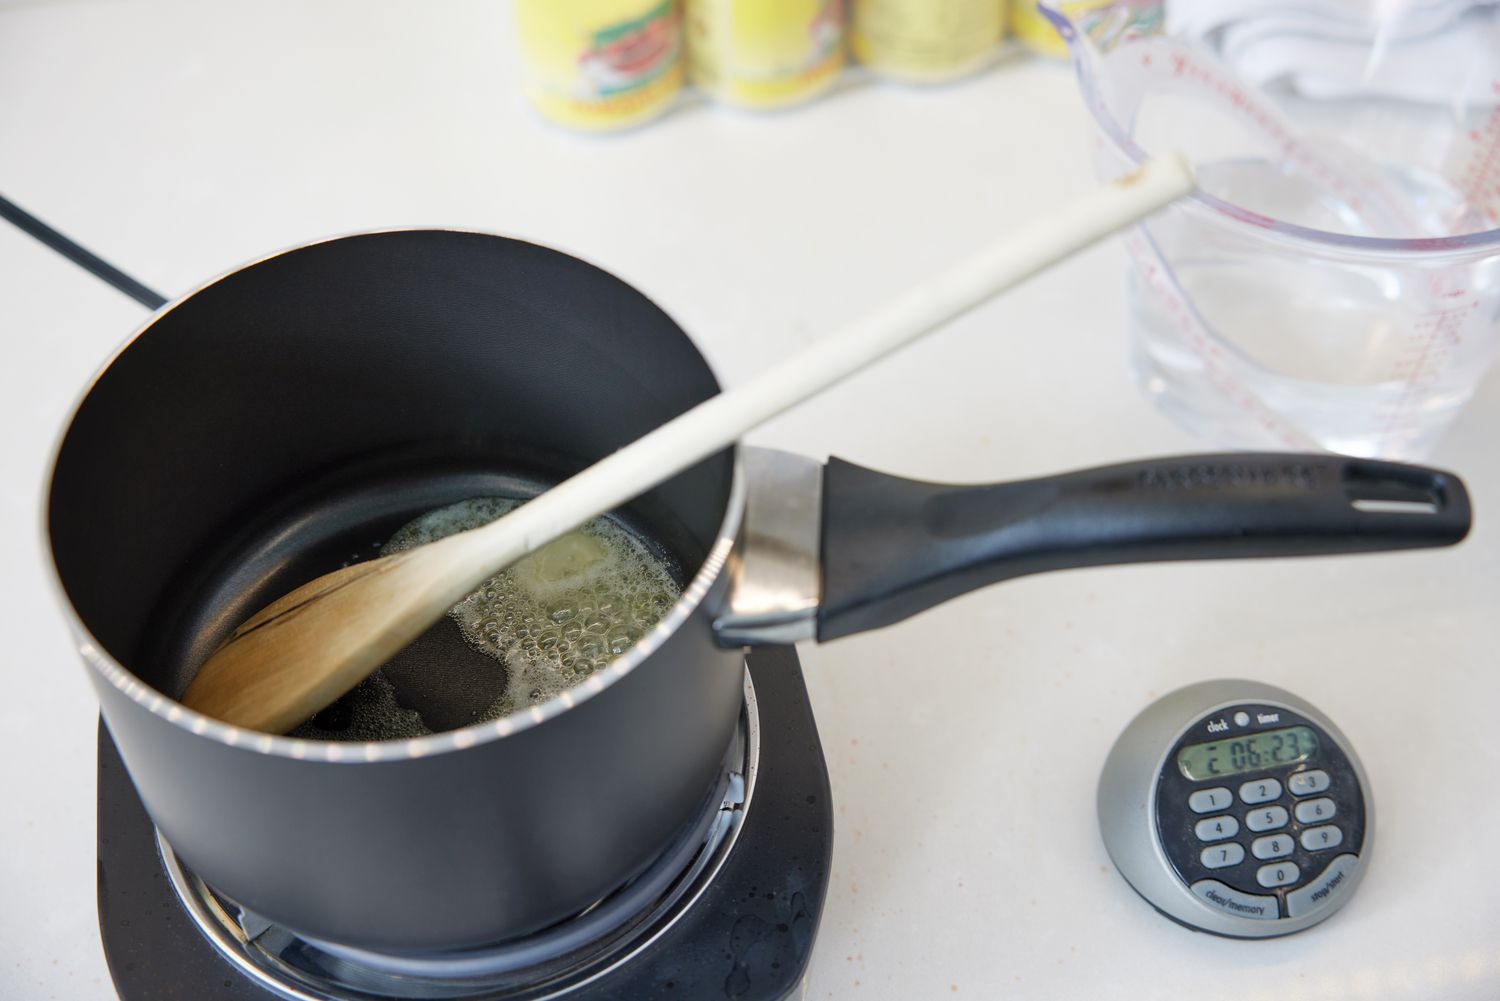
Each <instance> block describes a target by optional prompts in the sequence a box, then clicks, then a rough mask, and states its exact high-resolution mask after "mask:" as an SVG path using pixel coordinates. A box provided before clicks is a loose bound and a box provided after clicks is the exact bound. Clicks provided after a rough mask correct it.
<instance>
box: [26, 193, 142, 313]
mask: <svg viewBox="0 0 1500 1001" xmlns="http://www.w3.org/2000/svg"><path fill="white" fill-rule="evenodd" d="M0 219H4V220H5V221H6V222H9V223H13V224H14V225H15V226H16V227H17V228H18V229H20V230H21V231H22V232H23V233H26V234H28V235H30V236H33V237H35V238H36V239H38V240H40V241H41V242H42V243H45V244H46V245H47V246H49V247H51V248H52V249H53V250H55V251H57V252H58V253H59V254H61V255H63V256H64V257H66V258H67V259H68V260H70V261H72V262H73V263H74V264H76V265H78V266H79V267H81V268H83V269H84V270H85V271H87V272H89V273H90V274H92V275H94V276H95V277H96V278H102V279H103V280H104V281H107V282H109V283H110V284H111V285H113V286H114V287H115V288H117V289H119V290H120V291H121V292H124V293H125V294H126V295H128V296H130V298H132V299H134V300H135V301H136V302H138V303H140V304H141V305H142V306H145V307H146V308H147V309H159V308H161V307H162V306H164V305H166V302H167V298H166V296H164V295H161V294H159V293H157V292H153V291H152V290H151V289H149V288H147V287H146V286H144V285H142V284H141V283H140V282H138V281H136V280H135V279H134V278H132V277H130V276H129V275H127V274H126V273H125V272H123V271H121V270H120V269H119V268H116V267H115V266H113V265H112V264H110V263H109V262H107V261H104V260H101V259H100V258H98V257H95V256H94V255H93V254H91V253H89V252H88V251H87V250H84V249H83V248H82V247H80V246H79V245H78V244H76V243H74V242H73V241H72V240H69V239H68V238H67V237H66V236H63V235H62V234H61V233H59V232H58V231H57V230H55V229H53V228H52V227H51V226H48V225H47V224H46V223H44V222H42V221H41V220H40V219H38V218H37V217H36V216H34V215H32V214H31V213H29V212H27V211H26V210H24V209H22V208H21V207H20V206H18V205H16V203H14V202H12V201H10V200H9V199H8V198H6V197H5V196H4V195H0Z"/></svg>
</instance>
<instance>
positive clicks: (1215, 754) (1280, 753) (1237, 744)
mask: <svg viewBox="0 0 1500 1001" xmlns="http://www.w3.org/2000/svg"><path fill="white" fill-rule="evenodd" d="M1317 753H1318V735H1317V733H1315V732H1314V731H1313V730H1311V729H1310V728H1308V727H1305V726H1289V727H1286V728H1285V729H1282V730H1265V731H1263V732H1261V733H1252V734H1246V735H1245V736H1243V737H1241V738H1239V739H1237V740H1216V741H1214V742H1213V743H1211V744H1190V745H1189V746H1187V747H1184V748H1183V749H1182V750H1181V751H1179V752H1178V753H1177V767H1178V768H1181V769H1182V774H1183V775H1185V776H1187V777H1188V778H1189V779H1191V780H1192V781H1194V782H1202V781H1203V780H1205V779H1215V778H1222V777H1223V776H1225V775H1238V774H1240V773H1241V772H1253V771H1258V770H1259V769H1262V768H1274V767H1276V766H1277V765H1291V764H1295V763H1297V762H1299V761H1306V760H1307V759H1308V758H1311V757H1312V756H1313V755H1315V754H1317Z"/></svg>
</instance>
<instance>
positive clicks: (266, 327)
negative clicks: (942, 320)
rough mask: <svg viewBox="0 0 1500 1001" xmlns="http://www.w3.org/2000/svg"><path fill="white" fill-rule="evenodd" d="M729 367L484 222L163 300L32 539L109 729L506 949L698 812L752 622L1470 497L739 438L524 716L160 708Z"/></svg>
mask: <svg viewBox="0 0 1500 1001" xmlns="http://www.w3.org/2000/svg"><path fill="white" fill-rule="evenodd" d="M717 389H718V385H717V383H716V381H715V379H714V376H713V373H712V372H710V370H709V368H708V366H707V365H706V364H705V363H704V360H703V358H702V356H701V355H700V354H699V352H698V351H697V349H696V348H695V347H694V346H693V343H692V341H691V340H690V339H689V338H688V337H687V336H686V335H685V334H684V333H683V332H682V330H680V329H679V328H678V326H677V325H676V324H675V323H673V321H672V320H671V318H670V317H668V316H667V315H666V314H665V313H663V312H662V311H661V310H660V309H658V308H657V307H656V306H654V305H653V304H652V303H651V302H650V301H648V300H647V299H646V298H644V297H643V296H641V295H640V294H639V293H637V292H636V291H634V290H633V289H631V288H630V287H629V286H627V285H625V284H624V283H622V282H620V281H619V280H617V279H615V278H613V277H611V276H610V275H608V274H606V273H605V272H603V271H600V270H599V269H597V268H594V267H592V266H590V265H588V264H585V263H583V262H581V261H578V260H575V259H573V258H571V257H568V256H566V255H564V254H561V253H558V252H555V251H552V250H548V249H544V248H541V247H538V246H534V245H531V244H528V243H523V242H520V241H517V240H511V239H505V238H501V237H497V236H491V235H482V234H475V233H460V232H435V231H416V232H391V233H379V234H371V235H363V236H355V237H350V238H346V239H339V240H332V241H328V242H324V243H318V244H314V245H311V246H307V247H303V248H300V249H297V250H293V251H290V252H288V253H283V254H279V255H277V256H274V257H271V258H268V259H266V260H262V261H259V262H257V263H255V264H252V265H249V266H248V267H245V268H243V269H241V270H238V271H236V272H234V273H232V274H230V275H228V276H226V277H224V278H221V279H219V280H217V281H215V282H213V283H212V284H209V285H208V286H206V287H204V288H202V289H200V290H198V291H197V292H194V293H192V294H191V295H188V296H186V297H185V298H183V299H181V300H178V301H177V302H175V303H172V304H170V305H168V306H166V307H164V308H163V309H161V310H160V311H158V312H157V313H156V314H155V315H154V316H153V317H152V319H151V320H150V321H149V322H148V323H147V324H146V326H145V327H144V328H143V329H142V330H141V331H140V332H139V333H138V334H137V335H136V336H135V337H134V339H133V340H132V341H131V342H130V343H129V344H128V345H127V346H126V347H125V348H124V349H123V350H122V351H121V352H120V353H119V354H118V355H117V356H116V357H115V358H114V359H113V360H112V361H110V362H109V364H108V366H107V367H106V368H105V369H104V371H103V372H102V374H100V375H99V377H98V379H97V380H96V381H95V382H94V384H93V385H92V386H91V387H90V388H89V389H88V391H87V393H86V395H85V396H84V397H83V399H82V401H81V402H80V404H79V405H78V408H77V411H76V413H75V414H74V415H73V417H72V420H71V422H70V424H69V426H68V427H67V429H66V431H65V433H64V435H63V438H62V440H61V443H60V445H59V447H58V452H57V456H56V463H55V468H54V470H53V475H52V480H51V484H50V495H49V498H48V508H47V513H48V525H47V530H48V533H49V538H50V542H51V547H52V553H53V557H54V560H55V566H56V571H57V577H58V580H59V582H60V584H61V589H62V594H63V596H64V598H65V604H66V606H67V607H68V608H69V609H70V614H71V615H72V622H73V626H74V629H75V631H76V634H77V637H78V642H79V649H80V652H81V653H82V656H83V658H84V660H85V662H86V663H87V664H88V666H89V669H90V674H91V676H92V679H93V681H94V684H95V686H96V688H97V689H98V691H99V695H100V699H101V702H102V704H103V712H104V718H105V721H106V723H107V724H108V726H109V729H110V731H111V733H112V735H113V737H114V739H115V741H116V743H117V744H118V745H119V748H120V751H121V753H122V755H123V757H124V760H125V763H126V765H127V768H128V770H129V772H130V775H131V777H132V779H133V780H134V782H135V785H136V787H137V789H138V790H139V792H140V794H141V798H142V800H143V801H144V802H145V804H146V807H147V809H148V811H149V812H150V814H151V817H152V819H153V820H154V821H155V823H156V824H157V826H158V828H159V829H160V831H161V832H162V833H163V835H164V836H165V838H166V840H167V841H168V842H169V843H170V844H171V845H172V847H173V848H174V850H175V851H176V853H177V854H178V856H179V857H180V858H181V859H183V860H184V861H185V862H186V864H187V865H188V866H189V867H190V868H192V869H193V870H194V871H195V872H197V874H198V875H200V876H201V877H203V878H204V879H205V880H206V881H207V882H208V883H210V884H211V885H213V886H214V887H215V888H217V889H218V890H220V891H222V892H223V893H225V894H227V895H229V896H230V897H233V898H234V899H235V900H237V901H238V902H240V903H241V904H243V905H245V906H247V907H248V908H250V909H251V910H253V911H255V912H258V913H260V914H262V915H264V916H265V917H267V918H270V919H272V920H275V921H278V922H280V923H282V924H284V925H286V926H288V927H290V928H292V929H294V930H297V931H300V932H302V933H304V934H305V935H307V936H309V937H312V938H317V939H322V940H325V941H332V942H337V943H343V944H346V945H350V946H356V947H362V948H370V949H379V950H386V951H393V952H407V953H424V952H432V951H442V950H452V949H458V948H465V947H474V946H480V945H485V944H489V943H495V942H499V941H503V940H506V939H510V938H514V937H515V936H518V935H522V934H525V933H529V932H532V931H535V930H537V929H540V928H543V927H545V926H547V925H549V924H550V923H553V922H556V921H559V920H561V919H564V918H566V917H568V916H569V915H572V914H574V913H576V912H578V911H579V910H580V909H581V908H584V907H587V906H588V905H589V904H590V903H591V902H592V901H594V900H596V899H598V898H599V897H600V896H601V895H602V894H604V893H606V892H608V891H610V890H611V889H612V888H614V887H617V886H619V885H621V884H622V883H623V882H625V881H626V880H628V879H630V878H631V877H632V876H633V875H634V874H636V873H638V872H640V871H642V870H643V869H644V868H645V867H646V866H647V865H648V864H649V863H650V862H651V861H652V860H653V858H654V857H655V856H656V855H657V854H658V853H659V852H660V851H661V850H662V847H663V845H665V844H668V843H670V842H671V841H672V840H673V837H674V835H675V834H676V833H677V832H678V831H679V830H680V829H681V828H683V827H684V825H687V824H689V823H690V822H691V821H692V819H693V818H694V817H695V816H698V815H699V814H700V813H701V807H702V805H703V803H704V801H705V798H706V797H707V796H708V795H709V793H710V791H711V787H712V786H713V784H714V783H715V782H716V780H717V778H718V775H719V771H720V767H721V761H722V760H723V756H724V753H725V750H726V748H727V746H728V744H729V742H730V740H731V737H732V734H733V733H734V729H735V726H736V720H737V718H738V715H739V712H740V707H741V701H742V698H743V693H742V670H743V668H742V661H741V654H740V651H739V649H738V645H739V644H743V643H747V642H763V641H783V642H784V641H788V640H793V639H798V638H804V637H807V638H810V637H813V636H814V635H815V636H816V637H817V638H818V639H824V640H826V639H831V638H835V637H839V636H843V635H846V634H849V633H852V632H857V631H860V630H865V629H871V628H875V627H879V626H884V625H887V624H889V623H892V622H895V621H897V620H900V619H902V618H905V617H907V616H909V615H912V614H914V613H916V612H918V611H920V610H921V609H923V608H926V607H928V606H930V605H932V604H934V603H936V602H940V601H943V600H945V599H947V598H949V597H952V596H954V595H956V594H959V593H961V592H964V591H967V590H969V589H972V588H975V587H979V586H982V585H984V584H987V583H990V582H993V581H997V580H1001V579H1004V578H1007V577H1013V576H1017V575H1019V574H1026V573H1035V572H1039V571H1043V570H1052V569H1059V568H1063V567H1072V566H1083V565H1090V564H1100V563H1119V562H1137V561H1148V560H1166V559H1194V558H1208V557H1238V556H1287V555H1301V554H1316V553H1335V552H1353V551H1362V550H1382V549H1401V548H1415V547H1425V546H1439V545H1446V544H1450V543H1454V542H1457V541H1458V540H1459V539H1461V538H1462V537H1463V536H1464V534H1465V532H1466V531H1467V528H1468V524H1469V508H1468V502H1467V499H1466V497H1465V494H1464V489H1463V486H1462V484H1461V483H1460V482H1459V481H1458V479H1457V478H1455V477H1453V476H1451V475H1448V474H1445V473H1440V472H1436V471H1433V470H1427V469H1422V468H1417V467H1412V466H1402V465H1395V464H1390V463H1382V462H1370V461H1360V460H1352V459H1345V458H1340V457H1332V456H1314V455H1228V456H1199V457H1190V458H1178V459H1164V460H1155V461H1150V462H1144V463H1136V464H1129V465H1122V466H1115V467H1111V468H1106V469H1099V470H1092V471H1087V472H1080V473H1072V474H1069V475H1065V476H1059V477H1055V478H1049V479H1043V480H1034V481H1029V482H1022V483H1009V484H999V485H992V486H964V487H955V486H944V485H936V484H928V483H917V482H912V481H908V480H902V479H898V478H895V477H892V476H887V475H884V474H881V473H876V472H872V471H869V470H866V469H861V468H859V467H857V466H853V465H850V464H848V463H844V462H840V461H838V460H833V461H831V462H829V463H828V464H827V465H826V466H825V465H823V464H821V463H816V462H813V461H811V460H807V459H801V458H799V457H796V456H787V455H781V454H767V453H763V452H757V451H754V450H746V449H739V450H728V451H725V452H723V453H721V454H719V455H716V456H714V457H712V458H711V459H708V460H706V461H704V462H702V463H700V464H698V465H697V466H694V467H693V468H691V469H689V470H688V471H686V472H684V473H682V474H681V475H679V476H676V477H675V478H673V479H671V480H670V481H668V482H666V483H664V484H663V485H661V486H660V487H658V488H657V489H655V490H653V491H651V492H650V493H649V494H647V495H646V496H644V497H642V498H641V499H640V500H639V501H637V502H636V503H634V504H632V505H631V506H630V507H629V508H628V509H627V510H626V511H624V512H622V513H621V516H620V517H621V518H622V519H623V521H624V522H625V523H627V524H629V525H630V526H632V527H634V528H635V529H636V530H637V531H638V532H639V533H640V534H642V535H643V536H645V537H647V538H649V539H650V540H652V544H653V545H655V546H658V547H660V548H661V549H662V550H663V551H664V552H665V553H667V554H670V556H671V557H672V558H673V559H674V560H675V562H676V564H677V565H678V566H679V567H680V569H681V571H682V577H683V582H684V584H685V585H686V587H685V590H684V593H683V596H682V598H681V600H680V601H678V602H677V603H676V605H675V606H673V607H672V609H671V610H670V612H669V613H668V615H667V617H666V618H665V620H664V621H663V622H662V624H661V625H660V626H659V627H658V628H656V629H655V630H653V631H652V632H650V633H649V634H648V635H647V636H646V637H645V638H644V639H642V640H641V641H640V642H639V643H637V644H636V645H635V646H634V647H632V648H631V649H629V650H628V651H627V652H626V653H625V654H624V655H622V656H621V657H619V658H618V659H617V660H616V661H615V662H614V663H613V664H612V665H611V666H610V667H608V668H606V669H604V670H602V671H600V672H599V673H597V674H595V675H594V676H593V677H592V678H591V679H590V680H589V681H588V682H586V683H585V684H584V685H582V686H581V687H579V688H577V689H575V690H573V691H572V692H570V693H567V694H565V695H564V696H562V697H560V698H558V699H554V700H552V701H551V702H548V703H545V704H543V705H541V706H539V707H537V708H535V709H533V710H532V711H531V712H529V713H522V714H520V715H517V716H512V717H508V718H506V719H503V720H500V721H498V722H492V723H485V724H479V725H470V726H466V727H461V728H460V729H457V730H451V731H448V732H443V733H438V734H435V735H433V736H430V737H422V738H418V739H414V740H403V741H383V742H378V743H331V742H314V741H296V740H291V739H288V738H284V737H270V736H266V735H262V734H255V733H250V732H246V731H242V730H237V729H234V728H230V727H227V726H224V725H222V724H219V723H217V722H215V721H213V720H209V719H206V718H204V717H201V716H198V715H196V714H194V713H192V712H189V711H187V710H186V709H184V708H182V707H181V706H180V705H178V704H177V703H176V702H175V701H173V699H174V697H175V696H177V695H179V694H180V693H181V692H182V691H183V689H184V688H185V686H186V684H187V682H188V680H189V678H190V677H191V676H192V673H193V670H194V668H195V665H196V664H197V663H198V662H199V661H200V660H201V658H202V657H203V656H204V655H205V654H206V653H207V651H208V650H210V649H211V648H212V647H213V646H214V645H215V644H216V643H217V642H218V641H219V640H220V639H221V638H222V637H223V636H224V635H225V634H226V633H227V631H228V630H229V629H231V628H232V627H233V626H234V625H235V624H236V622H237V621H238V620H239V619H241V618H243V617H244V616H246V615H248V614H249V613H250V612H251V611H253V610H254V609H255V608H257V607H259V606H260V605H262V604H264V603H266V602H268V601H269V600H270V599H271V598H273V597H275V596H277V595H279V594H281V593H283V592H285V591H287V590H289V589H291V588H292V587H293V586H295V585H297V584H299V583H301V582H303V581H304V580H306V579H309V578H311V577H312V576H315V575H317V574H320V573H323V572H326V571H328V570H331V569H333V568H334V567H337V566H338V565H340V563H341V562H343V561H346V560H348V559H351V558H354V557H357V556H358V555H359V554H366V555H368V554H369V553H370V552H371V551H372V550H373V547H374V546H377V545H378V544H379V543H380V542H381V541H382V539H383V538H384V537H385V535H387V534H388V533H389V532H390V531H391V530H392V529H394V528H395V527H396V526H398V525H400V524H401V523H402V522H403V521H405V520H406V519H408V518H410V517H412V516H414V515H415V514H418V513H420V512H422V511H425V510H427V509H430V508H432V507H436V506H438V505H440V504H443V503H446V502H449V501H454V500H458V499H461V498H464V497H468V496H473V495H477V494H493V493H501V494H510V495H513V496H524V495H526V494H528V493H530V492H534V491H535V490H537V489H541V488H542V487H544V486H545V484H547V483H548V482H551V481H555V480H556V479H557V478H559V477H560V476H563V475H566V474H567V473H569V472H571V471H573V470H576V469H577V468H579V467H581V466H582V465H584V464H586V463H588V462H590V461H593V460H596V459H598V458H600V457H602V456H603V455H605V454H607V453H609V452H610V451H612V450H614V449H617V448H619V447H620V446H621V445H624V444H625V443H626V442H629V441H631V440H632V439H634V438H636V437H638V436H640V435H642V434H644V433H645V432H646V431H648V430H650V429H651V428H653V427H655V426H657V425H658V424H661V423H662V422H663V421H665V420H667V419H668V418H670V417H672V416H674V415H675V414H678V413H680V412H682V411H683V410H686V409H687V408H688V407H690V406H692V405H693V404H695V403H697V402H699V401H701V400H703V399H704V398H705V397H708V396H710V395H711V394H713V393H714V392H716V391H717ZM747 496H748V497H749V498H750V501H749V505H748V506H749V515H748V518H747V500H746V499H747ZM444 630H448V632H444ZM478 656H479V655H477V654H473V653H471V652H469V651H468V649H467V647H465V646H464V645H463V643H462V642H461V640H460V639H459V638H458V636H457V631H456V629H455V628H453V627H452V626H451V624H439V625H438V626H436V627H434V631H433V632H432V633H429V635H428V636H425V637H423V639H422V640H421V641H419V642H418V643H417V644H415V645H414V646H413V647H412V648H411V649H410V650H409V651H408V652H407V653H406V654H403V655H402V657H401V658H398V660H399V661H400V663H399V664H398V665H394V666H393V673H394V674H395V675H396V676H398V678H405V679H406V682H403V683H409V685H410V691H409V692H408V693H407V697H409V698H410V699H411V701H412V702H413V703H414V704H417V705H419V706H422V707H424V708H423V710H422V711H424V713H426V714H428V716H429V720H430V722H432V723H433V724H434V725H435V726H447V725H456V724H460V723H462V722H463V721H464V720H465V719H466V718H467V717H465V715H464V713H465V712H466V711H467V710H466V708H465V699H466V694H465V693H466V691H467V683H466V682H465V680H464V679H465V678H468V677H471V676H474V677H477V676H478V673H479V668H478V667H477V666H476V665H475V664H474V663H473V660H472V658H475V657H478ZM492 673H493V672H491V675H492ZM476 684H477V682H476Z"/></svg>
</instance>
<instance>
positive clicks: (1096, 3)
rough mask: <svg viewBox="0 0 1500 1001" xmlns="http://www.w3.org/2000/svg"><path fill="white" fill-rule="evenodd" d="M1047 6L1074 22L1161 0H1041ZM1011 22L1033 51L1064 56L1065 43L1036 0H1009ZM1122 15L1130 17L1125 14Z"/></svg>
mask: <svg viewBox="0 0 1500 1001" xmlns="http://www.w3.org/2000/svg"><path fill="white" fill-rule="evenodd" d="M1044 2H1045V3H1046V5H1047V6H1048V7H1050V8H1052V9H1053V10H1055V11H1057V12H1058V13H1059V14H1061V15H1062V16H1063V17H1066V18H1067V19H1068V20H1069V21H1072V22H1073V23H1074V24H1078V23H1079V21H1080V19H1082V18H1084V17H1085V16H1088V17H1090V18H1093V17H1097V16H1098V15H1099V14H1100V13H1101V12H1104V11H1106V10H1108V9H1109V8H1112V7H1117V8H1120V9H1121V10H1122V12H1123V11H1125V9H1126V8H1128V7H1130V6H1135V7H1142V6H1147V7H1155V8H1157V9H1158V10H1160V8H1161V3H1160V0H1156V2H1155V3H1152V4H1144V5H1143V4H1139V3H1137V4H1134V5H1128V4H1123V3H1119V2H1118V0H1044ZM1010 5H1011V11H1010V23H1011V30H1012V31H1014V32H1015V35H1016V38H1018V39H1020V41H1021V43H1022V44H1023V45H1025V46H1026V47H1027V48H1028V49H1031V50H1032V51H1033V52H1040V53H1042V54H1043V55H1046V56H1057V57H1059V58H1062V57H1065V56H1067V54H1068V46H1067V44H1066V43H1064V42H1063V40H1062V38H1061V36H1059V35H1058V33H1057V29H1056V28H1054V27H1052V22H1050V21H1048V20H1047V19H1046V18H1045V17H1043V16H1042V15H1041V13H1040V12H1039V11H1038V10H1037V9H1036V8H1037V0H1010ZM1124 16H1129V14H1125V15H1124Z"/></svg>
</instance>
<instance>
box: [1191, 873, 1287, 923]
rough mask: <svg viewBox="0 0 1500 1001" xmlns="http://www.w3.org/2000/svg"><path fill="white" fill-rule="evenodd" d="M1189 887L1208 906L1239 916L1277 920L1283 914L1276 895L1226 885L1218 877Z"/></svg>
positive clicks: (1258, 919)
mask: <svg viewBox="0 0 1500 1001" xmlns="http://www.w3.org/2000/svg"><path fill="white" fill-rule="evenodd" d="M1188 889H1190V890H1192V891H1193V895H1194V896H1195V897H1197V898H1198V899H1199V900H1201V901H1203V902H1204V903H1205V904H1207V905H1208V906H1210V907H1212V908H1214V909H1215V910H1219V911H1223V912H1224V913H1225V914H1233V915H1234V916H1235V917H1237V918H1253V919H1254V920H1256V921H1275V920H1276V919H1277V918H1278V917H1280V916H1281V914H1280V912H1279V911H1277V909H1276V898H1275V897H1261V896H1257V895H1256V894H1253V893H1244V892H1243V891H1240V890H1236V889H1235V888H1234V887H1232V886H1225V885H1224V884H1223V883H1221V882H1219V881H1218V880H1217V879H1200V880H1198V882H1196V883H1194V884H1193V885H1192V886H1190V887H1189V888H1188Z"/></svg>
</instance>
